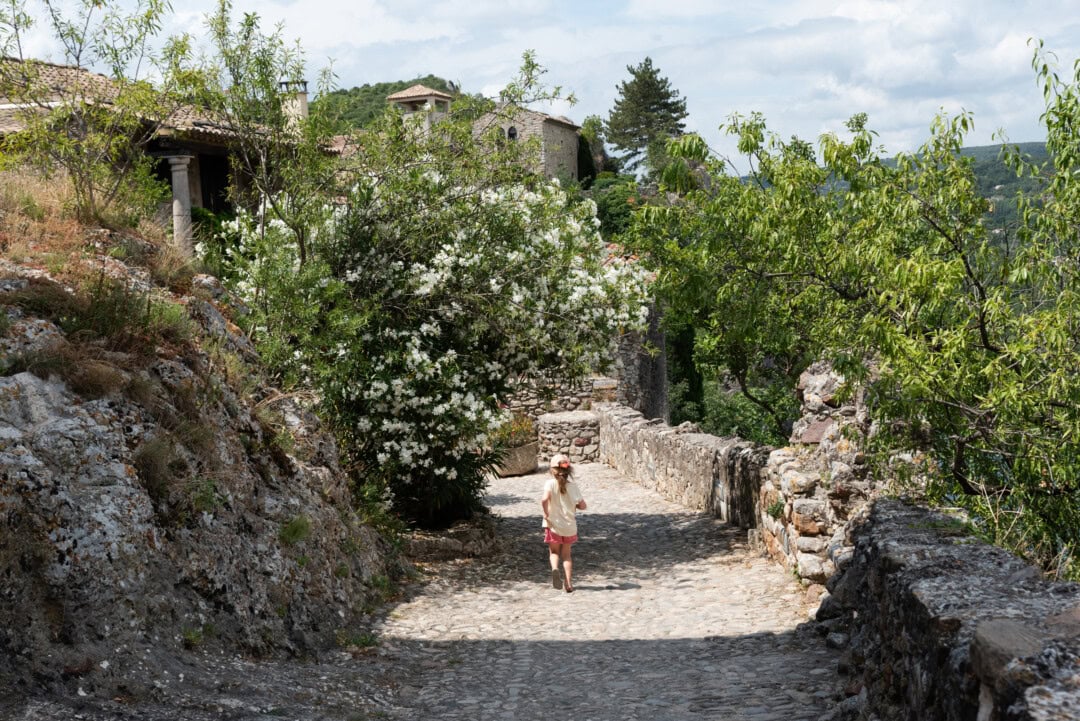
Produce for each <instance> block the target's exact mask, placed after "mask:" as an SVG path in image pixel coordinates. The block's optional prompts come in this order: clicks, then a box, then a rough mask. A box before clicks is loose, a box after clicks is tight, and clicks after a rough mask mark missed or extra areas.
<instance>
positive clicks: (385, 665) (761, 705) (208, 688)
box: [0, 465, 840, 721]
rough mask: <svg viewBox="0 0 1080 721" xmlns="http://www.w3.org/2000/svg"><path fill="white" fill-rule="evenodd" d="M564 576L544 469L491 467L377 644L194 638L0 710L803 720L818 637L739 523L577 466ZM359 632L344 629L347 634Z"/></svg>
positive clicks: (812, 698)
mask: <svg viewBox="0 0 1080 721" xmlns="http://www.w3.org/2000/svg"><path fill="white" fill-rule="evenodd" d="M577 474H578V480H579V483H580V484H581V486H582V490H583V492H584V494H585V498H586V500H587V501H588V503H589V510H588V511H587V512H585V513H582V514H580V515H579V524H578V527H579V531H580V534H581V542H580V543H579V544H577V545H576V546H575V551H574V569H575V572H574V577H575V586H576V588H577V590H576V591H575V593H573V594H567V593H565V592H563V591H556V590H554V589H553V588H552V587H551V582H550V576H549V574H548V561H547V555H546V554H547V551H546V548H545V546H544V545H543V543H542V542H541V538H542V536H541V532H540V506H539V498H540V493H541V491H542V489H543V485H544V481H545V479H546V477H547V476H546V474H535V475H531V476H524V477H521V478H511V479H502V480H498V481H495V482H494V483H493V485H492V487H491V488H490V489H489V496H488V502H489V505H490V506H491V507H492V508H493V510H494V511H495V512H496V514H497V517H498V522H497V526H498V532H499V536H500V538H501V541H500V543H499V544H498V550H497V552H496V553H494V554H493V555H492V556H490V557H486V558H481V559H464V560H458V561H448V562H440V563H434V564H422V565H421V566H420V568H421V569H422V572H423V573H422V576H421V579H420V580H419V581H418V582H417V583H415V584H413V586H412V587H410V588H408V589H406V595H405V597H404V599H403V600H401V601H400V602H399V603H397V604H396V605H393V606H390V607H388V609H387V610H388V613H386V614H385V615H384V616H382V617H381V619H380V620H379V621H378V623H377V624H376V626H375V627H374V629H373V630H374V632H375V634H377V638H378V643H377V645H375V646H369V647H366V648H356V647H353V648H349V649H336V650H331V651H328V652H327V653H326V654H325V655H323V656H322V657H321V658H319V659H310V660H307V661H303V660H296V659H293V660H278V661H257V660H253V659H248V658H243V657H239V656H226V655H219V654H215V653H212V652H209V651H207V652H195V653H191V654H188V655H184V656H181V657H178V658H176V659H175V660H174V661H172V663H171V666H166V667H165V669H160V670H159V671H158V672H156V673H155V674H148V675H147V676H146V677H145V678H143V679H139V681H140V682H141V683H142V684H143V687H144V689H143V690H142V691H140V692H137V693H136V692H135V690H134V689H133V690H132V697H131V698H116V699H111V700H109V699H101V698H97V697H94V696H89V697H87V698H82V697H81V696H80V695H75V694H71V695H69V696H66V697H57V696H55V695H50V696H42V697H36V698H33V699H30V700H26V699H8V698H7V697H6V695H5V694H4V693H0V719H3V720H4V721H6V720H7V719H15V720H17V721H60V720H61V719H62V720H64V721H69V720H70V719H81V720H83V721H121V720H122V721H176V720H177V719H184V721H256V720H260V719H266V718H285V719H295V720H296V721H370V720H372V719H400V720H402V721H404V720H408V721H443V720H446V721H454V720H461V721H464V720H466V719H467V720H468V721H511V720H513V721H550V720H552V719H566V720H567V721H570V720H572V721H606V720H608V719H618V720H619V721H635V720H640V721H645V720H646V719H647V720H648V721H684V720H690V719H693V720H703V719H717V720H722V721H781V720H783V721H800V720H807V721H818V719H821V718H822V717H823V716H825V715H827V713H828V710H829V708H830V707H832V706H833V705H834V700H835V698H836V692H837V689H838V686H839V683H840V682H839V680H838V677H837V676H836V673H835V669H836V662H837V657H836V655H837V652H836V651H831V650H829V649H827V648H826V647H825V644H824V642H823V640H822V638H821V637H820V636H819V635H818V634H817V633H815V632H814V631H813V630H812V628H810V627H809V626H808V625H803V626H800V624H802V623H803V622H804V621H805V620H806V618H807V613H808V610H809V609H808V608H807V607H806V603H805V600H804V596H803V594H802V592H801V589H800V588H799V586H798V584H796V583H795V581H794V580H793V579H792V578H791V576H789V575H788V574H786V573H784V572H783V570H782V569H781V568H780V567H778V566H776V565H775V564H773V563H772V562H770V561H767V560H765V559H764V558H762V557H760V556H759V555H758V554H756V553H755V552H753V551H751V550H749V549H747V548H746V546H745V543H744V539H745V532H740V531H738V530H736V529H731V528H728V527H725V526H722V525H720V524H719V523H718V522H717V521H715V520H713V519H712V518H710V517H708V516H705V515H703V514H698V513H691V512H689V511H687V510H685V509H682V508H681V507H679V506H676V505H674V504H671V503H668V502H666V501H664V500H662V499H661V498H660V497H659V496H658V495H656V494H655V493H653V492H651V491H648V490H645V489H643V488H641V487H640V486H637V485H635V484H633V483H631V482H630V481H627V480H625V479H623V478H622V477H620V476H619V475H618V474H617V473H616V472H615V471H612V470H611V469H609V468H607V467H605V466H601V465H584V466H579V467H578V469H577ZM362 645H363V644H362Z"/></svg>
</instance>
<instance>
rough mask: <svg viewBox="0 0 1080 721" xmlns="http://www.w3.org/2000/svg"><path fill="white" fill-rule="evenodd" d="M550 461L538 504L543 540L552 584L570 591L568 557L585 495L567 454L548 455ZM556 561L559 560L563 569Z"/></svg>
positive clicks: (570, 564)
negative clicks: (541, 519)
mask: <svg viewBox="0 0 1080 721" xmlns="http://www.w3.org/2000/svg"><path fill="white" fill-rule="evenodd" d="M550 465H551V478H549V479H548V481H547V483H546V484H544V495H543V497H542V498H541V499H540V506H541V507H542V508H543V509H544V524H543V528H544V543H546V544H547V546H548V559H549V560H550V561H551V585H552V586H553V587H555V588H556V589H558V588H563V587H564V585H565V587H566V592H567V593H573V592H574V582H573V571H574V563H573V561H572V560H571V558H570V547H571V546H572V545H573V544H574V542H576V541H577V539H578V537H577V519H576V515H577V512H578V511H584V510H585V499H584V498H582V496H581V489H580V488H578V485H577V484H576V483H574V481H573V469H572V468H571V467H570V459H569V458H567V457H566V456H564V455H563V454H561V453H557V454H555V455H554V456H552V457H551V464H550ZM559 561H562V572H560V571H559ZM564 574H565V581H564Z"/></svg>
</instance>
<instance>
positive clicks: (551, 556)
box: [548, 543, 563, 571]
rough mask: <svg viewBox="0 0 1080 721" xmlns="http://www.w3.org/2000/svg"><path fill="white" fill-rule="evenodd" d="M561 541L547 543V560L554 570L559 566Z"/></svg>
mask: <svg viewBox="0 0 1080 721" xmlns="http://www.w3.org/2000/svg"><path fill="white" fill-rule="evenodd" d="M562 545H563V544H561V543H549V544H548V560H549V561H550V562H551V570H552V571H556V570H558V568H559V557H560V556H561V555H562Z"/></svg>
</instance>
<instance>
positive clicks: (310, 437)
mask: <svg viewBox="0 0 1080 721" xmlns="http://www.w3.org/2000/svg"><path fill="white" fill-rule="evenodd" d="M8 270H9V271H10V269H8ZM210 285H213V284H212V283H210ZM19 288H25V286H24V285H22V284H21V282H20V279H18V278H16V279H11V278H9V279H8V282H7V283H6V285H4V286H0V313H5V314H6V318H7V322H6V323H5V326H6V327H5V330H6V333H4V334H2V335H3V339H2V344H0V351H2V352H3V353H4V356H3V358H0V365H2V366H4V367H6V368H8V369H9V371H10V369H13V368H17V367H18V366H19V364H18V363H13V362H12V361H13V359H16V358H23V359H25V358H34V359H35V360H34V361H33V362H30V363H23V365H29V366H30V367H29V370H33V371H34V372H26V371H23V372H11V374H9V375H6V376H3V377H0V676H3V677H4V678H9V679H12V680H13V682H14V683H16V684H17V686H18V687H21V688H24V689H26V688H31V687H34V686H38V685H47V686H52V685H68V686H72V687H74V686H78V688H79V689H80V690H81V691H82V692H84V693H100V694H118V695H124V694H125V693H129V692H132V691H133V689H135V688H136V687H139V686H146V685H150V684H152V683H154V681H155V678H158V676H157V675H156V674H157V672H156V671H155V666H156V665H159V664H161V663H165V662H164V661H161V660H158V659H159V657H160V653H161V652H168V651H169V650H170V649H180V648H182V647H187V648H192V647H197V646H206V647H220V648H227V649H240V650H243V651H246V652H248V653H253V654H274V653H278V652H287V653H308V652H312V651H314V650H315V649H318V648H320V647H323V646H325V645H327V644H332V643H333V642H334V639H335V637H336V636H337V635H338V634H339V633H340V632H342V631H343V630H347V629H349V628H351V627H353V626H355V625H358V624H363V623H364V618H365V614H366V613H367V612H368V611H369V610H370V605H371V604H372V602H373V600H374V599H375V598H376V597H377V596H378V595H379V591H378V590H376V589H375V588H374V587H375V586H383V587H385V584H386V580H387V578H388V577H390V576H392V575H394V574H396V573H398V572H399V571H400V565H399V562H398V561H397V560H395V556H394V555H393V554H392V553H390V549H389V546H388V544H387V543H386V542H385V541H384V540H383V539H382V538H381V537H380V536H379V534H377V533H376V532H375V531H374V530H372V529H371V528H369V527H367V526H366V525H364V524H363V523H362V522H361V520H360V519H359V517H358V516H357V515H356V513H355V512H354V511H353V509H352V506H351V492H350V489H349V486H348V483H347V479H346V477H345V475H344V474H343V473H342V472H341V469H340V467H339V464H338V458H337V450H336V446H335V443H334V440H333V438H332V437H331V436H330V435H329V434H328V433H326V432H325V430H324V429H322V428H321V427H320V425H319V423H318V421H317V419H316V418H315V417H314V416H313V415H312V414H311V413H310V412H308V411H307V410H306V409H305V407H304V406H303V405H302V404H301V403H299V402H298V401H297V399H295V398H293V397H287V396H282V395H281V394H279V393H277V392H276V391H274V390H273V389H272V388H269V387H267V386H265V385H262V384H261V383H260V382H259V381H258V377H257V374H256V373H255V372H254V371H252V372H251V373H250V374H249V373H248V370H250V368H249V367H248V366H247V365H246V364H245V358H247V360H252V359H254V351H253V350H252V349H251V347H250V344H249V343H248V342H247V340H246V338H244V337H243V335H242V334H240V333H238V332H237V329H236V327H235V326H234V325H232V324H231V323H230V322H229V321H228V320H226V317H225V315H223V314H222V312H221V310H220V309H219V307H218V306H217V305H216V303H215V301H214V300H213V298H212V297H210V296H212V294H209V293H207V294H203V297H186V298H178V299H174V300H175V302H178V303H180V304H181V306H185V307H186V308H187V309H188V315H189V316H190V317H191V318H193V319H195V320H196V321H197V322H198V325H197V328H196V331H195V339H194V340H192V341H191V342H190V343H186V344H181V345H169V344H164V343H163V344H162V345H160V346H159V347H158V349H157V352H156V354H155V355H154V356H153V357H150V358H145V357H140V358H136V357H133V356H132V355H131V354H128V353H123V352H117V351H111V350H108V349H105V348H101V347H97V346H93V345H86V344H83V345H80V342H79V341H78V340H77V339H71V338H65V337H64V334H63V333H62V332H61V331H60V330H59V328H58V327H57V326H55V325H53V324H52V323H51V322H49V321H48V320H45V319H42V318H35V317H32V316H30V315H29V314H24V313H23V312H20V311H19V310H17V309H16V308H14V307H7V306H5V305H4V303H5V295H4V293H5V291H6V292H14V291H16V290H18V289H19ZM49 358H62V359H63V360H64V362H65V363H67V364H68V365H69V366H70V365H71V364H74V365H75V366H76V368H75V370H74V371H73V370H72V369H71V368H70V367H68V368H67V370H65V371H63V372H58V373H52V372H50V371H49V368H50V366H49V365H48V363H47V362H46V361H47V360H48V359H49ZM245 368H247V369H248V370H245ZM88 373H89V374H90V375H93V376H94V378H96V381H97V382H96V384H87V383H86V382H85V381H86V379H85V378H83V376H82V375H80V374H83V375H86V374H88ZM80 378H82V379H83V380H82V381H79V382H76V381H77V380H78V379H80ZM72 379H75V380H72ZM73 386H78V388H79V389H80V390H75V389H74V388H73ZM91 391H92V392H91ZM69 690H74V688H71V689H69Z"/></svg>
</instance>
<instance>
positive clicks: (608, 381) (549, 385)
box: [506, 377, 619, 421]
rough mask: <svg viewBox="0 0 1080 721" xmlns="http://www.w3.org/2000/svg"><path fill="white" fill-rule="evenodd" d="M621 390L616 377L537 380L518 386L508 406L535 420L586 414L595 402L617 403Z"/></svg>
mask: <svg viewBox="0 0 1080 721" xmlns="http://www.w3.org/2000/svg"><path fill="white" fill-rule="evenodd" d="M618 389H619V381H618V380H616V379H614V378H599V377H598V378H586V379H584V380H581V381H575V382H570V381H558V380H545V381H535V382H528V383H521V384H519V385H518V386H517V387H516V388H515V390H514V393H513V395H511V396H510V399H509V400H508V402H507V404H506V405H507V407H508V408H509V409H510V410H511V411H513V412H515V413H521V414H523V415H526V416H528V417H529V418H532V419H533V420H534V421H535V420H537V419H539V418H540V416H542V415H544V414H545V413H566V412H569V411H587V410H589V409H590V408H592V406H593V404H594V403H597V402H602V401H614V400H615V399H616V395H617V393H618V392H619V391H618Z"/></svg>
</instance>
